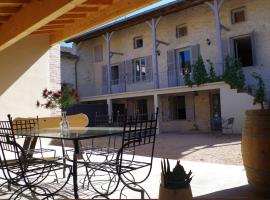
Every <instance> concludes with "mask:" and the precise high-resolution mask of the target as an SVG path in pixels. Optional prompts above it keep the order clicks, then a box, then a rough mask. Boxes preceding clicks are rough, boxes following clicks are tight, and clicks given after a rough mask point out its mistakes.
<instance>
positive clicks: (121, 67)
mask: <svg viewBox="0 0 270 200" xmlns="http://www.w3.org/2000/svg"><path fill="white" fill-rule="evenodd" d="M119 85H120V87H121V92H124V91H125V90H126V69H125V62H121V63H120V64H119Z"/></svg>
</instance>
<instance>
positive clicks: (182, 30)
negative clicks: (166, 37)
mask: <svg viewBox="0 0 270 200" xmlns="http://www.w3.org/2000/svg"><path fill="white" fill-rule="evenodd" d="M187 34H188V31H187V25H186V24H182V25H178V26H176V38H181V37H184V36H186V35H187Z"/></svg>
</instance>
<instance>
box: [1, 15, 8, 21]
mask: <svg viewBox="0 0 270 200" xmlns="http://www.w3.org/2000/svg"><path fill="white" fill-rule="evenodd" d="M8 19H9V16H0V22H6V21H7V20H8Z"/></svg>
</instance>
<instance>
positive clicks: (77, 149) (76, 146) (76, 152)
mask: <svg viewBox="0 0 270 200" xmlns="http://www.w3.org/2000/svg"><path fill="white" fill-rule="evenodd" d="M73 143H74V154H73V189H74V198H75V199H79V194H78V180H77V179H78V177H77V176H78V172H77V170H78V169H77V167H78V166H77V165H78V163H77V160H78V155H79V153H80V146H79V141H78V140H74V141H73Z"/></svg>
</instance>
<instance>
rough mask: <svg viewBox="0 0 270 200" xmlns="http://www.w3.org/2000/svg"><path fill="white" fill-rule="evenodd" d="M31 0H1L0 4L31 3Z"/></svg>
mask: <svg viewBox="0 0 270 200" xmlns="http://www.w3.org/2000/svg"><path fill="white" fill-rule="evenodd" d="M29 2H30V0H1V1H0V4H5V5H14V4H15V5H18V4H26V3H29Z"/></svg>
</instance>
